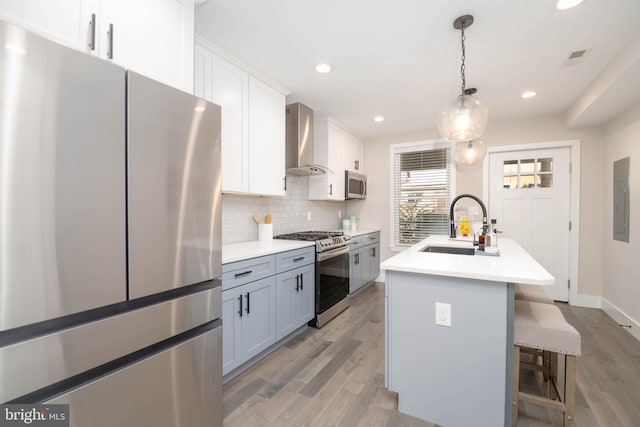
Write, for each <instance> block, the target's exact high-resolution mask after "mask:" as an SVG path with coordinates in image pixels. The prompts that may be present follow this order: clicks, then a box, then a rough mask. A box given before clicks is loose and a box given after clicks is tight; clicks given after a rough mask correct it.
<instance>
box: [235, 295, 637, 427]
mask: <svg viewBox="0 0 640 427" xmlns="http://www.w3.org/2000/svg"><path fill="white" fill-rule="evenodd" d="M559 306H560V308H561V310H562V311H563V313H564V315H565V317H566V318H567V320H568V321H569V322H570V323H571V324H572V325H574V326H575V327H576V329H578V331H579V332H580V333H581V335H582V353H583V355H582V357H580V358H578V367H577V380H576V381H577V394H576V425H578V426H580V427H583V426H584V427H590V426H605V427H607V426H612V427H614V426H615V427H618V426H621V427H627V426H628V427H639V426H640V405H639V404H640V342H638V341H637V340H635V339H634V338H633V337H632V336H631V335H630V334H629V333H628V332H626V331H624V330H622V328H620V327H619V326H618V325H617V324H616V323H615V322H614V321H613V320H612V319H611V318H609V317H608V316H607V315H606V314H605V313H604V312H602V311H601V310H597V309H587V308H579V307H570V306H568V305H566V304H559ZM478 369H482V368H481V367H478ZM521 381H522V383H523V387H524V388H526V389H527V390H533V389H540V387H542V384H540V383H539V381H538V379H537V378H536V377H535V375H533V373H531V372H527V371H523V376H522V380H521ZM461 410H464V408H461ZM224 425H225V426H228V427H234V426H238V427H247V426H349V427H352V426H393V427H396V426H398V427H401V426H407V427H418V426H434V424H431V423H429V422H426V421H422V420H419V419H416V418H414V417H410V416H408V415H405V414H402V413H400V412H398V410H397V395H396V394H395V393H391V392H389V391H388V390H387V389H386V388H385V387H384V285H383V284H379V283H376V284H373V285H371V286H369V287H367V288H366V289H364V290H362V291H361V292H359V293H357V294H356V295H354V296H353V297H352V298H351V307H349V309H347V310H346V311H345V312H343V313H342V314H341V315H339V316H338V317H337V318H335V319H334V320H333V321H331V322H329V324H327V325H326V326H325V327H324V328H322V329H320V330H317V329H311V328H309V329H308V330H306V331H304V332H303V333H301V334H300V335H298V336H297V337H295V338H294V339H293V340H291V341H289V342H288V343H287V344H286V345H284V346H282V347H280V348H279V349H277V350H276V351H274V352H273V353H271V354H270V355H269V356H267V357H266V358H265V359H263V360H262V361H261V362H259V363H258V364H256V365H255V366H253V367H251V368H250V369H249V370H247V371H246V372H245V373H243V374H242V375H240V376H238V377H237V378H234V379H233V380H232V381H230V382H229V383H227V384H226V385H225V386H224ZM561 425H562V416H561V415H560V414H559V413H555V412H554V411H549V410H547V409H545V408H541V407H537V406H535V405H527V404H521V405H520V411H519V414H518V426H520V427H538V426H561Z"/></svg>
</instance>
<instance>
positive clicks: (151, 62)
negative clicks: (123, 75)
mask: <svg viewBox="0 0 640 427" xmlns="http://www.w3.org/2000/svg"><path fill="white" fill-rule="evenodd" d="M193 20H194V3H193V1H188V0H182V1H178V0H136V1H130V0H102V1H101V3H100V13H99V22H100V25H99V28H100V45H101V56H102V57H106V58H107V59H112V60H113V61H114V62H116V63H118V64H120V65H122V66H124V67H126V68H130V69H132V70H134V71H137V72H138V73H140V74H144V75H146V76H147V77H151V78H153V79H156V80H159V81H161V82H163V83H166V84H169V85H171V86H174V87H177V88H180V89H182V90H185V91H187V92H189V93H193V43H194V40H193V34H194V24H193Z"/></svg>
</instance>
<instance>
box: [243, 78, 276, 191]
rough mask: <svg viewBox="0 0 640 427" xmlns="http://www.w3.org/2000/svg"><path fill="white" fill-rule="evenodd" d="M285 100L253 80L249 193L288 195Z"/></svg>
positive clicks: (251, 84) (250, 79)
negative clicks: (286, 191) (286, 189)
mask: <svg viewBox="0 0 640 427" xmlns="http://www.w3.org/2000/svg"><path fill="white" fill-rule="evenodd" d="M284 133H285V97H284V95H282V94H281V93H279V92H278V91H276V90H275V89H272V88H271V87H269V86H267V85H266V84H265V83H263V82H261V81H260V80H258V79H255V78H253V77H249V170H250V171H251V173H250V174H249V191H250V192H251V193H255V194H265V195H270V196H284V194H285V161H284V160H285V159H284V156H285V134H284Z"/></svg>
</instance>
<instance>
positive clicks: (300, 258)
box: [293, 256, 304, 262]
mask: <svg viewBox="0 0 640 427" xmlns="http://www.w3.org/2000/svg"><path fill="white" fill-rule="evenodd" d="M303 259H304V257H303V256H299V257H298V258H294V259H293V262H298V261H302V260H303Z"/></svg>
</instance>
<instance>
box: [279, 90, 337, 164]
mask: <svg viewBox="0 0 640 427" xmlns="http://www.w3.org/2000/svg"><path fill="white" fill-rule="evenodd" d="M286 141H287V144H286V167H287V174H290V175H323V174H325V173H327V170H328V169H327V167H326V166H321V165H317V164H315V163H314V161H313V110H312V109H311V108H309V107H307V106H306V105H304V104H301V103H299V102H298V103H295V104H289V105H287V138H286Z"/></svg>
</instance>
